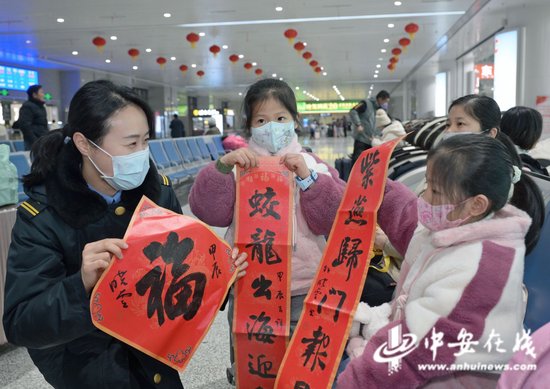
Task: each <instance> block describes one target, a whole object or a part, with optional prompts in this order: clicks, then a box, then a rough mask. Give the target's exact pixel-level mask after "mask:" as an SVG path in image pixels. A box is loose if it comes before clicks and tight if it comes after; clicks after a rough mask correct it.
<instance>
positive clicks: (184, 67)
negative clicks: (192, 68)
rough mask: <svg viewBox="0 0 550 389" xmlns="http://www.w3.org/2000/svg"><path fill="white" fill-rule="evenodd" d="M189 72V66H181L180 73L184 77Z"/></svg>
mask: <svg viewBox="0 0 550 389" xmlns="http://www.w3.org/2000/svg"><path fill="white" fill-rule="evenodd" d="M187 70H189V68H188V67H187V65H180V72H181V74H182V75H183V76H185V72H187Z"/></svg>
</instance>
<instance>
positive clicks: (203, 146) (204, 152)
mask: <svg viewBox="0 0 550 389" xmlns="http://www.w3.org/2000/svg"><path fill="white" fill-rule="evenodd" d="M195 140H196V141H197V145H198V146H199V150H200V152H201V155H202V158H203V159H206V160H211V155H210V152H209V151H208V147H206V142H205V141H204V138H202V137H197V138H195Z"/></svg>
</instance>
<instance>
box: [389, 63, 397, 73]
mask: <svg viewBox="0 0 550 389" xmlns="http://www.w3.org/2000/svg"><path fill="white" fill-rule="evenodd" d="M388 69H389V70H390V72H391V73H393V71H394V70H395V65H394V64H393V63H390V64H389V65H388Z"/></svg>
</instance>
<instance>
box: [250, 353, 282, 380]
mask: <svg viewBox="0 0 550 389" xmlns="http://www.w3.org/2000/svg"><path fill="white" fill-rule="evenodd" d="M248 358H249V359H250V361H248V372H249V373H250V374H253V375H257V376H258V377H261V378H275V377H277V375H276V374H274V373H271V370H272V369H273V362H271V361H268V360H266V356H265V354H260V355H258V356H257V357H256V360H254V356H253V355H252V354H248Z"/></svg>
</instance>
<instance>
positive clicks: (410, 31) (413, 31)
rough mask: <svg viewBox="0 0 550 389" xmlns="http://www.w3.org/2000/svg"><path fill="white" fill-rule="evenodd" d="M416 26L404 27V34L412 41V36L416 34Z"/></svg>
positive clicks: (411, 24) (414, 24)
mask: <svg viewBox="0 0 550 389" xmlns="http://www.w3.org/2000/svg"><path fill="white" fill-rule="evenodd" d="M418 28H419V27H418V24H416V23H409V24H407V25H406V26H405V32H406V33H407V34H409V36H410V37H411V39H414V34H416V33H417V32H418Z"/></svg>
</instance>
